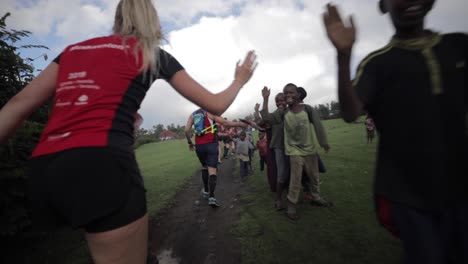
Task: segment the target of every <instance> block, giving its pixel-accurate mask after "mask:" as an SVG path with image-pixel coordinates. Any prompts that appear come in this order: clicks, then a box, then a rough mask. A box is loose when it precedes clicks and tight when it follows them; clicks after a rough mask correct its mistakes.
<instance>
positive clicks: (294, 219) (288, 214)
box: [286, 212, 299, 221]
mask: <svg viewBox="0 0 468 264" xmlns="http://www.w3.org/2000/svg"><path fill="white" fill-rule="evenodd" d="M286 217H288V218H289V220H292V221H296V220H298V219H299V216H298V215H297V214H296V213H288V212H286Z"/></svg>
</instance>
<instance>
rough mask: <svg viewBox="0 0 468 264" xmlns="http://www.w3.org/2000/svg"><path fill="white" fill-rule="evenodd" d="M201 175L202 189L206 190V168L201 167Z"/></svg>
mask: <svg viewBox="0 0 468 264" xmlns="http://www.w3.org/2000/svg"><path fill="white" fill-rule="evenodd" d="M201 175H202V180H203V188H204V191H205V192H208V170H207V169H202V171H201Z"/></svg>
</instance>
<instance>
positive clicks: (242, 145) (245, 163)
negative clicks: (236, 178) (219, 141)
mask: <svg viewBox="0 0 468 264" xmlns="http://www.w3.org/2000/svg"><path fill="white" fill-rule="evenodd" d="M246 136H247V135H246V133H245V132H244V131H242V132H240V134H239V138H236V139H234V140H235V142H236V154H237V156H238V158H239V170H240V177H241V179H242V180H244V179H245V177H247V175H248V174H249V160H250V158H249V150H253V149H254V146H253V145H252V143H251V142H250V141H249V140H246Z"/></svg>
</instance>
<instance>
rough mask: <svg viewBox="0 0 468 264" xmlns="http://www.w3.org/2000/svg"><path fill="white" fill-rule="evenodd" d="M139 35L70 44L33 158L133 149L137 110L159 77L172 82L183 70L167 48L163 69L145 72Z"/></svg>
mask: <svg viewBox="0 0 468 264" xmlns="http://www.w3.org/2000/svg"><path fill="white" fill-rule="evenodd" d="M136 44H137V40H136V39H127V40H126V41H125V42H123V39H122V37H118V36H114V35H112V36H106V37H99V38H94V39H90V40H86V41H84V42H81V43H77V44H73V45H71V46H68V47H67V48H66V49H65V50H64V51H63V52H62V53H61V54H60V55H59V56H58V57H57V58H56V59H55V60H54V62H55V63H58V64H60V67H59V73H58V79H57V83H56V90H55V97H54V102H53V108H52V111H51V115H50V117H49V121H48V122H47V125H46V128H45V130H44V132H43V134H42V136H41V138H40V141H39V144H38V145H37V147H36V149H35V150H34V152H33V154H32V156H33V157H35V156H40V155H45V154H49V153H54V152H58V151H62V150H65V149H70V148H76V147H87V146H108V147H112V148H117V149H121V150H124V151H130V150H132V147H133V143H134V137H133V122H134V118H135V113H136V112H137V110H138V109H139V108H140V104H141V102H142V101H143V98H144V97H145V95H146V92H147V91H148V89H149V88H150V86H151V84H152V82H153V81H154V80H155V79H165V80H167V81H169V80H170V79H171V78H172V76H173V75H174V74H175V73H176V72H178V71H180V70H183V67H182V66H181V65H180V63H179V62H178V61H177V60H176V59H175V58H174V57H172V56H171V55H170V54H169V53H167V52H165V51H164V50H161V51H160V53H159V58H158V66H159V71H158V73H157V76H152V75H151V73H150V72H149V71H141V70H140V69H141V65H142V54H141V51H140V52H139V53H138V56H135V55H134V48H135V45H136Z"/></svg>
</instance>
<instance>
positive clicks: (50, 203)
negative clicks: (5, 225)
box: [28, 147, 146, 233]
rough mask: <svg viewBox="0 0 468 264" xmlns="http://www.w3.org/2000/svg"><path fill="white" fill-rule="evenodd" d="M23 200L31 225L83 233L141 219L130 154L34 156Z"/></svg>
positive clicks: (94, 151) (81, 151)
mask: <svg viewBox="0 0 468 264" xmlns="http://www.w3.org/2000/svg"><path fill="white" fill-rule="evenodd" d="M29 169H30V178H29V180H28V201H29V206H30V212H31V214H32V220H33V225H34V226H37V227H39V228H40V229H44V228H46V229H50V228H54V227H57V226H62V225H68V226H71V227H72V228H84V229H85V230H86V231H87V232H93V233H94V232H104V231H109V230H112V229H116V228H119V227H122V226H125V225H127V224H129V223H131V222H133V221H135V220H137V219H139V218H141V217H142V216H144V215H145V214H146V191H145V189H144V187H143V179H142V177H141V174H140V170H139V169H138V165H137V162H136V159H135V155H134V153H133V152H131V151H129V152H122V151H118V150H113V149H109V148H107V147H83V148H75V149H69V150H65V151H61V152H57V153H53V154H49V155H44V156H38V157H34V158H32V159H31V160H30V162H29Z"/></svg>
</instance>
